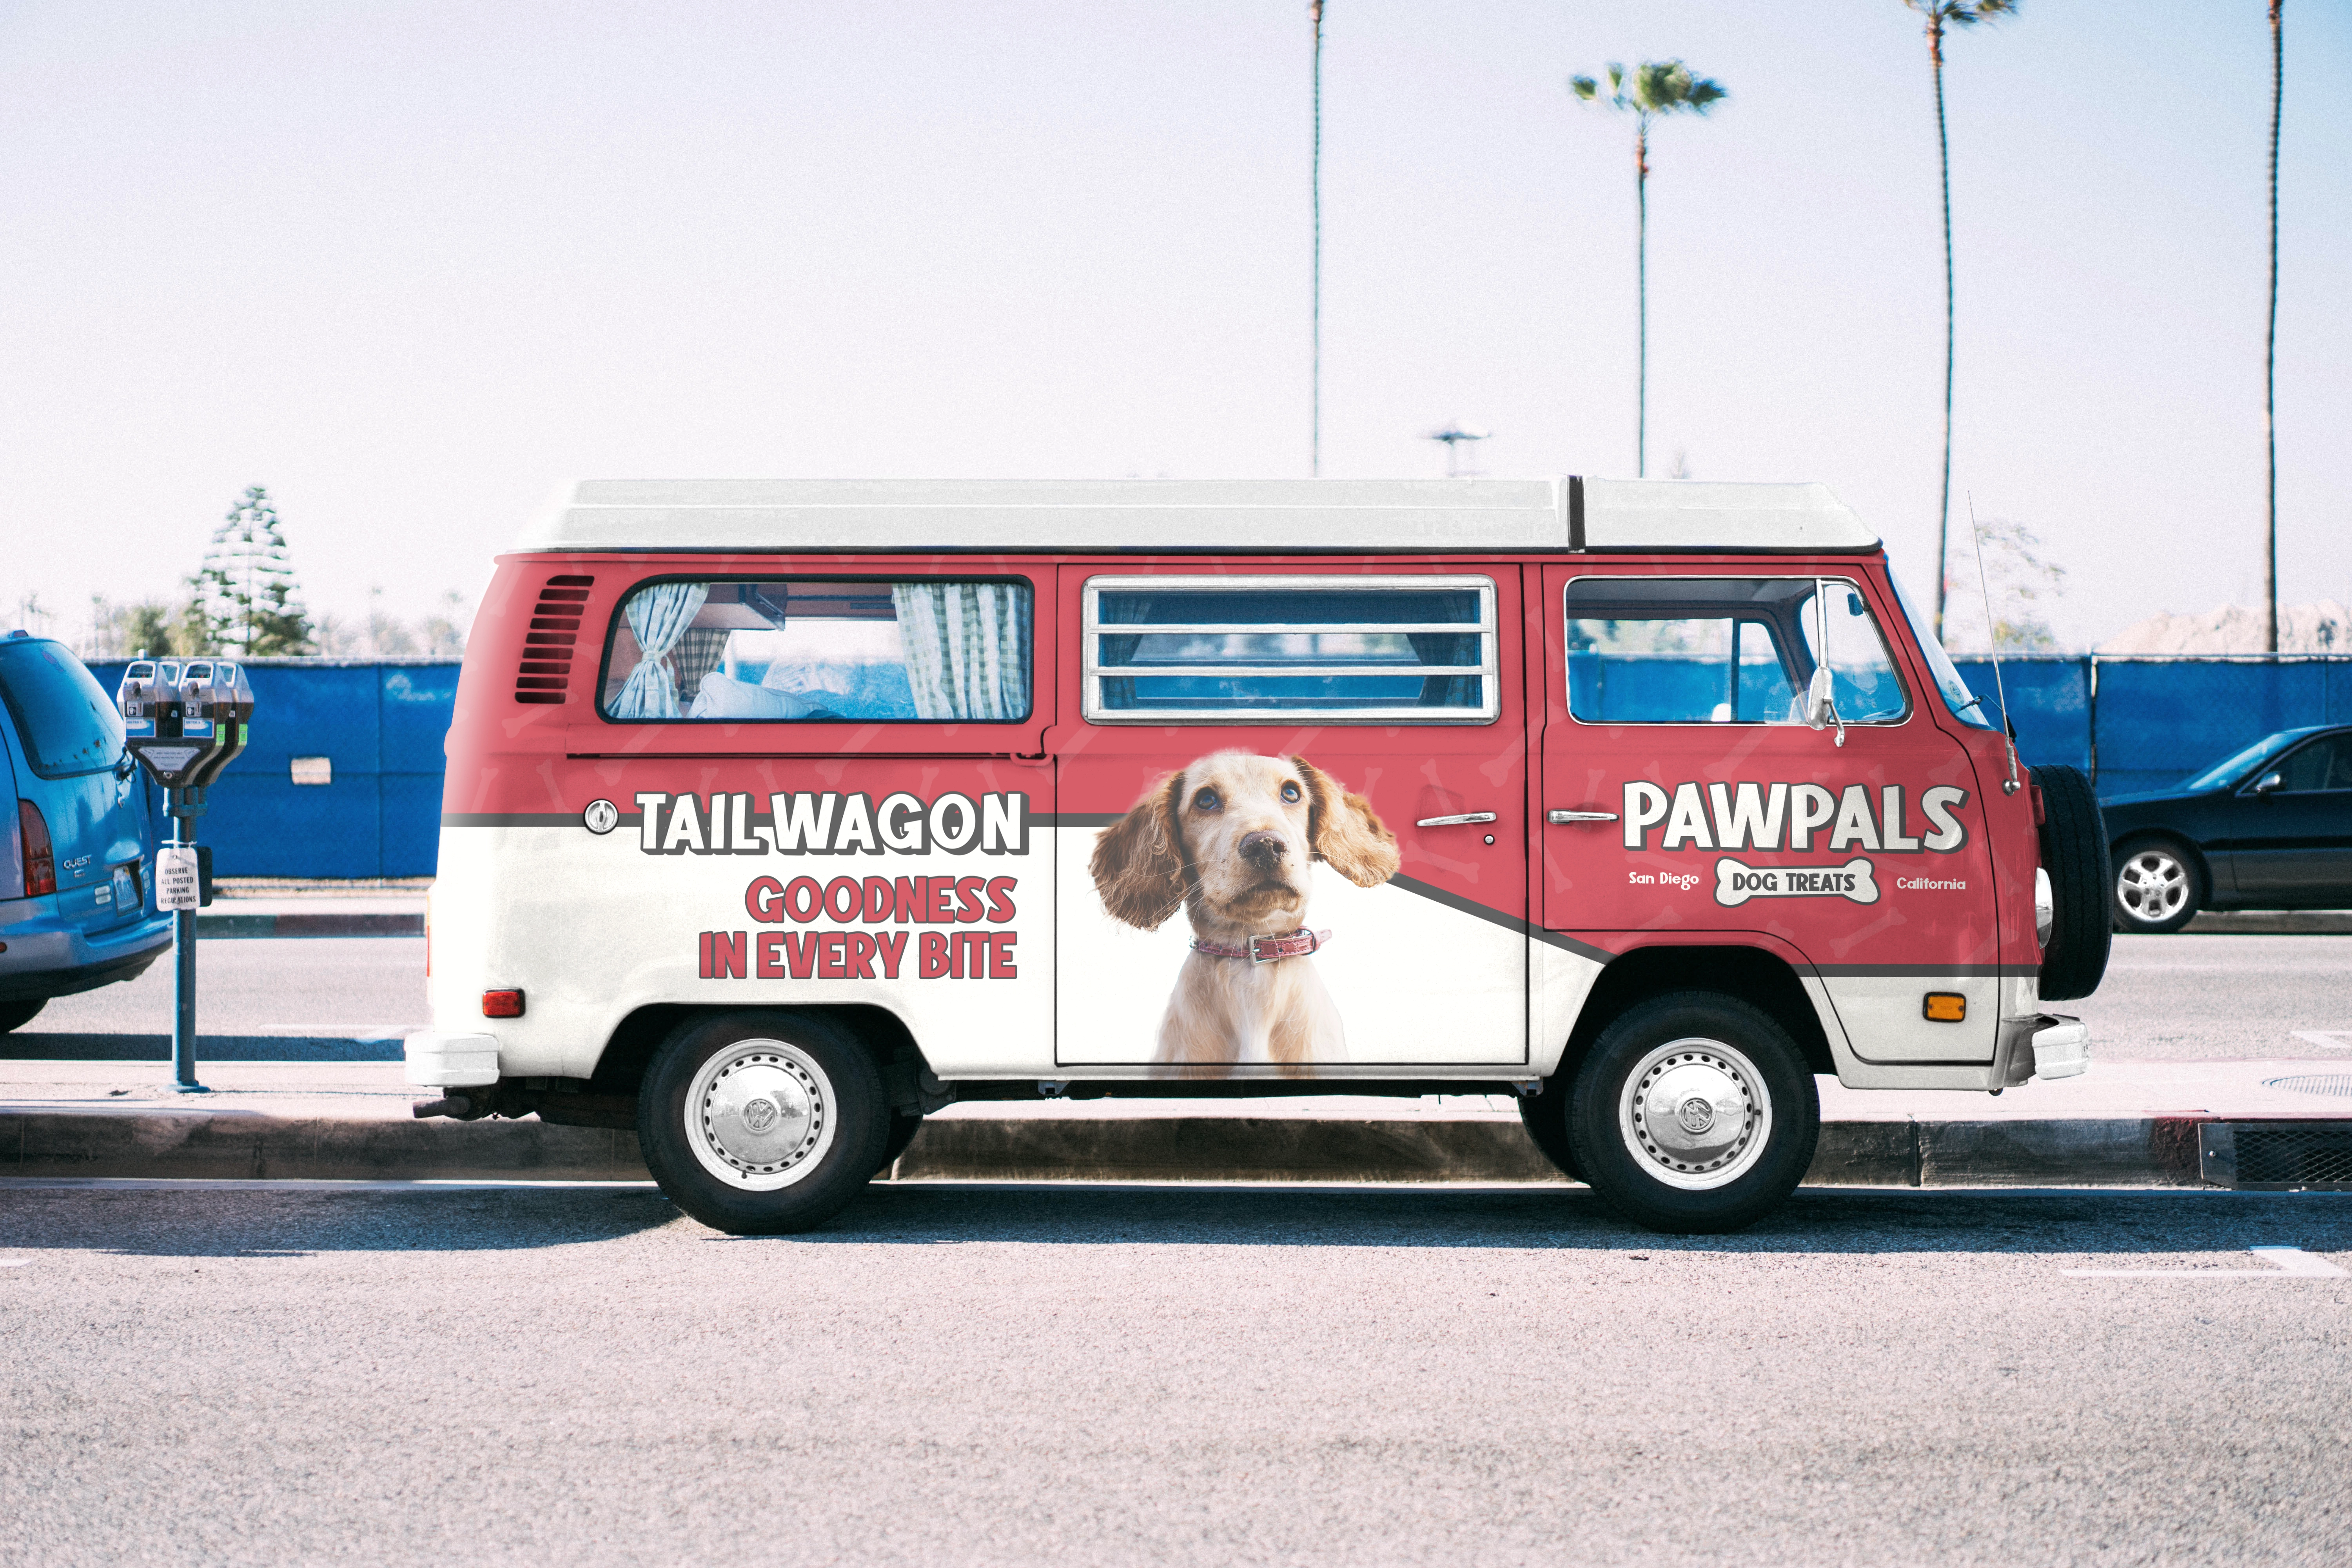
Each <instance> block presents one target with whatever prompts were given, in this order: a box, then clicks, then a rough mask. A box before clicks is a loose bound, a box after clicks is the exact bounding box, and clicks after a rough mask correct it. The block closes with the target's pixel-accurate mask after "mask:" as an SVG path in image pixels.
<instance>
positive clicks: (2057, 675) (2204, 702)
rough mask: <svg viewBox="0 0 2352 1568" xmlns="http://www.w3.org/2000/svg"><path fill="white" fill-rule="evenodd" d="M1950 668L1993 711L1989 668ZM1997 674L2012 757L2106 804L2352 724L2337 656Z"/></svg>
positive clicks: (2351, 697)
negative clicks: (2300, 734) (2078, 785)
mask: <svg viewBox="0 0 2352 1568" xmlns="http://www.w3.org/2000/svg"><path fill="white" fill-rule="evenodd" d="M1955 662H1958V664H1959V667H1960V673H1961V674H1962V675H1964V676H1966V677H1967V678H1968V682H1969V687H1970V689H1974V690H1976V691H1979V692H1982V693H1983V694H1984V696H1985V700H1986V705H1987V707H1988V708H1990V707H1991V705H1992V694H1993V677H1992V664H1991V661H1990V660H1989V659H1966V660H1958V661H1955ZM2000 674H2001V680H2002V682H2003V684H2004V685H2006V687H2007V688H2008V690H2009V711H2010V716H2011V719H2012V720H2014V721H2015V722H2016V724H2017V749H2018V752H2019V754H2020V755H2021V756H2022V757H2023V758H2024V759H2025V760H2026V761H2027V762H2029V763H2070V764H2072V765H2073V766H2074V767H2078V768H2081V769H2082V770H2083V771H2084V773H2089V774H2090V775H2091V778H2092V780H2093V781H2094V782H2095V784H2097V786H2098V790H2099V793H2100V794H2101V795H2130V794H2133V793H2135V792H2137V791H2140V790H2155V789H2163V788H2166V787H2168V785H2171V784H2177V783H2179V781H2180V780H2182V779H2184V778H2187V777H2188V776H2189V774H2191V773H2197V772H2199V771H2200V770H2201V769H2204V768H2206V767H2208V766H2210V765H2211V764H2212V763H2218V762H2220V761H2221V759H2222V758H2224V757H2226V756H2228V755H2229V754H2230V753H2231V752H2235V751H2237V750H2238V749H2240V748H2241V747H2242V746H2246V745H2250V744H2252V742H2256V741H2259V740H2261V739H2262V738H2263V736H2264V735H2267V734H2270V733H2271V732H2272V731H2277V730H2292V729H2294V728H2296V727H2298V726H2300V725H2305V724H2352V658H2347V657H2345V656H2342V655H2334V656H2326V655H2313V656H2308V657H2298V656H2296V655H2292V654H2288V655H2282V656H2280V657H2278V658H2269V657H2265V656H2262V655H2246V656H2239V657H2221V656H2211V657H2200V658H2132V657H2128V656H2119V655H2105V654H2092V655H2079V656H2074V657H2068V658H2005V659H2002V660H2001V661H2000Z"/></svg>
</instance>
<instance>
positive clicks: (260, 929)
mask: <svg viewBox="0 0 2352 1568" xmlns="http://www.w3.org/2000/svg"><path fill="white" fill-rule="evenodd" d="M424 934H425V917H424V916H423V915H421V914H396V913H389V912H385V913H374V914H349V913H345V914H324V913H322V914H307V913H306V914H282V915H251V914H229V913H226V912H224V913H218V914H215V913H211V912H208V911H206V910H197V911H196V935H197V936H198V937H199V938H203V937H224V936H231V937H235V936H275V937H287V936H423V935H424Z"/></svg>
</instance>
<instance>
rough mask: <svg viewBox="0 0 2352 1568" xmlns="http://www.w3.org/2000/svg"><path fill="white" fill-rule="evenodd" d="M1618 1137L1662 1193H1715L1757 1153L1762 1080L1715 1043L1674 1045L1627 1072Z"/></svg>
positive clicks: (1767, 1124) (1768, 1117)
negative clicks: (1695, 1190)
mask: <svg viewBox="0 0 2352 1568" xmlns="http://www.w3.org/2000/svg"><path fill="white" fill-rule="evenodd" d="M1617 1126H1618V1131H1620V1133H1622V1135H1623V1137H1624V1140H1625V1148H1626V1150H1627V1152H1630V1153H1631V1154H1632V1155H1633V1157H1634V1159H1635V1160H1637V1161H1639V1162H1640V1163H1641V1165H1642V1167H1643V1169H1644V1170H1645V1171H1647V1172H1648V1173H1650V1174H1651V1175H1652V1176H1654V1178H1656V1179H1657V1180H1659V1181H1661V1182H1664V1184H1667V1185H1668V1186H1673V1187H1686V1188H1705V1187H1719V1186H1723V1185H1725V1184H1727V1183H1730V1182H1735V1181H1737V1180H1738V1179H1739V1177H1740V1176H1741V1175H1743V1174H1745V1173H1747V1171H1748V1167H1750V1166H1752V1165H1753V1164H1755V1163H1756V1161H1757V1160H1758V1158H1759V1156H1761V1155H1762V1153H1763V1152H1764V1146H1765V1144H1766V1142H1768V1141H1769V1138H1770V1136H1771V1131H1772V1100H1771V1096H1770V1095H1769V1094H1768V1093H1767V1092H1766V1091H1765V1089H1764V1079H1763V1075H1762V1074H1761V1073H1759V1072H1758V1071H1757V1070H1756V1064H1755V1063H1754V1062H1752V1061H1749V1060H1748V1058H1747V1056H1746V1055H1745V1054H1744V1053H1742V1052H1741V1051H1740V1050H1738V1048H1737V1047H1732V1046H1727V1045H1725V1044H1724V1043H1723V1042H1722V1041H1720V1040H1702V1039H1686V1040H1675V1041H1674V1042H1673V1043H1671V1044H1669V1045H1664V1046H1660V1047H1657V1048H1656V1049H1655V1050H1653V1051H1652V1052H1651V1053H1650V1054H1649V1055H1648V1056H1646V1057H1643V1058H1642V1060H1641V1061H1640V1062H1639V1063H1638V1064H1637V1065H1636V1066H1635V1067H1634V1068H1633V1072H1632V1074H1631V1075H1630V1076H1628V1077H1627V1079H1626V1080H1625V1091H1624V1094H1623V1096H1622V1098H1621V1099H1620V1100H1619V1102H1618V1108H1617Z"/></svg>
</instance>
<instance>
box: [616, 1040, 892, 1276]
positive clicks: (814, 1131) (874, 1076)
mask: <svg viewBox="0 0 2352 1568" xmlns="http://www.w3.org/2000/svg"><path fill="white" fill-rule="evenodd" d="M889 1135H890V1107H889V1104H888V1102H887V1100H884V1098H883V1094H882V1075H881V1074H880V1072H879V1071H877V1069H876V1068H875V1066H874V1058H872V1057H871V1056H870V1055H868V1054H867V1053H866V1050H865V1048H864V1047H861V1046H860V1045H858V1043H857V1042H856V1040H854V1039H852V1038H851V1037H849V1036H848V1035H846V1034H845V1033H844V1032H843V1031H841V1030H839V1029H837V1028H835V1026H832V1025H830V1024H826V1023H824V1022H822V1021H820V1020H817V1019H814V1018H809V1017H806V1016H796V1015H793V1014H789V1013H733V1014H726V1015H722V1016H719V1017H717V1018H711V1019H707V1020H703V1021H699V1022H695V1023H690V1024H688V1025H687V1026H683V1027H682V1028H680V1029H679V1030H678V1031H677V1033H676V1034H673V1035H672V1036H671V1037H669V1039H667V1041H665V1042H663V1044H662V1047H661V1048H660V1049H659V1050H658V1051H657V1052H656V1053H655V1056H654V1059H653V1061H652V1062H651V1064H650V1065H649V1066H648V1067H647V1068H646V1081H645V1086H644V1088H643V1089H641V1090H640V1091H639V1093H638V1096H637V1142H638V1143H639V1144H640V1145H641V1146H642V1148H643V1149H644V1151H645V1156H646V1165H647V1166H649V1167H650V1168H651V1169H652V1171H653V1173H654V1180H655V1181H656V1182H658V1183H660V1184H661V1189H662V1191H663V1192H664V1193H665V1194H668V1196H669V1199H670V1201H671V1202H672V1203H675V1204H676V1205H677V1206H678V1207H680V1208H682V1209H684V1210H685V1211H686V1212H687V1213H688V1214H689V1215H693V1216H694V1217H695V1218H696V1219H698V1220H700V1221H701V1222H702V1223H703V1224H705V1225H707V1226H710V1227H711V1228H712V1229H714V1230H723V1231H726V1232H728V1233H730V1235H734V1236H772V1235H778V1234H782V1233H785V1232H790V1231H800V1230H808V1229H811V1228H813V1227H814V1226H819V1225H823V1224H824V1222H825V1221H826V1220H828V1219H831V1218H832V1217H833V1216H834V1215H835V1214H837V1213H838V1212H840V1209H841V1207H842V1205H844V1204H846V1203H847V1202H848V1201H849V1200H850V1199H851V1198H853V1197H855V1196H856V1194H857V1193H858V1190H859V1189H860V1188H862V1187H864V1186H865V1185H866V1183H867V1182H869V1181H871V1180H872V1179H873V1176H874V1173H875V1170H876V1168H877V1165H878V1164H879V1163H880V1158H881V1154H882V1150H883V1146H884V1144H885V1142H887V1139H888V1137H889Z"/></svg>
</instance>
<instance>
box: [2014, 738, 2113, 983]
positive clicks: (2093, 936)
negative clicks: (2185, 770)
mask: <svg viewBox="0 0 2352 1568" xmlns="http://www.w3.org/2000/svg"><path fill="white" fill-rule="evenodd" d="M2033 782H2034V784H2035V785H2036V786H2037V787H2038V788H2039V789H2040V790H2041V792H2042V869H2043V870H2044V871H2046V872H2048V873H2049V875H2050V901H2051V905H2052V915H2051V921H2050V937H2049V940H2048V941H2046V942H2043V943H2042V987H2041V990H2042V1000H2043V1001H2044V1002H2071V1001H2073V1000H2074V998H2076V997H2078V996H2088V995H2089V994H2091V993H2092V992H2094V991H2096V990H2097V989H2098V988H2099V982H2100V980H2101V979H2103V978H2104V977H2105V974H2106V973H2107V951H2108V949H2109V948H2110V947H2112V946H2113V945H2114V943H2115V903H2114V900H2115V894H2114V892H2113V890H2112V889H2113V887H2114V879H2113V874H2112V871H2111V868H2110V867H2109V864H2108V860H2107V825H2106V822H2105V819H2104V818H2103V817H2101V816H2100V815H2099V797H2098V796H2097V795H2095V794H2093V793H2092V790H2091V781H2090V780H2089V779H2087V778H2085V777H2084V776H2083V772H2082V770H2081V769H2080V768H2063V767H2046V768H2035V769H2034V770H2033Z"/></svg>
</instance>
